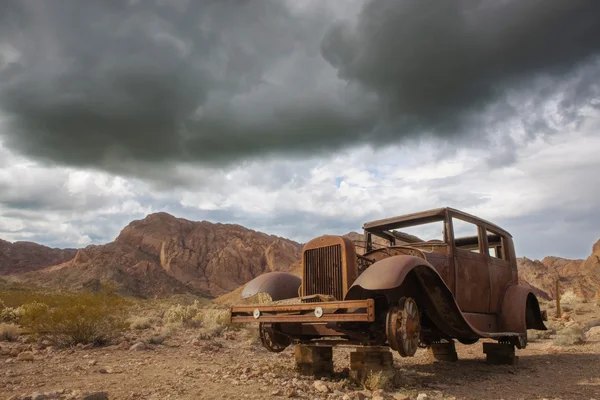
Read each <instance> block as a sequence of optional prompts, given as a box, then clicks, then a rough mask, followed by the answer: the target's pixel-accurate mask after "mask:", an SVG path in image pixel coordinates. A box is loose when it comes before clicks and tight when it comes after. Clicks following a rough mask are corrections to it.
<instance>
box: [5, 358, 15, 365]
mask: <svg viewBox="0 0 600 400" xmlns="http://www.w3.org/2000/svg"><path fill="white" fill-rule="evenodd" d="M13 362H15V359H14V358H7V359H6V361H4V363H5V364H10V363H13Z"/></svg>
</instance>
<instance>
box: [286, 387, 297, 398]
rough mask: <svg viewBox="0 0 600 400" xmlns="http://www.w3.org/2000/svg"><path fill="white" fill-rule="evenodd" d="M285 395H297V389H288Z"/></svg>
mask: <svg viewBox="0 0 600 400" xmlns="http://www.w3.org/2000/svg"><path fill="white" fill-rule="evenodd" d="M285 397H296V391H295V390H294V388H288V389H286V391H285Z"/></svg>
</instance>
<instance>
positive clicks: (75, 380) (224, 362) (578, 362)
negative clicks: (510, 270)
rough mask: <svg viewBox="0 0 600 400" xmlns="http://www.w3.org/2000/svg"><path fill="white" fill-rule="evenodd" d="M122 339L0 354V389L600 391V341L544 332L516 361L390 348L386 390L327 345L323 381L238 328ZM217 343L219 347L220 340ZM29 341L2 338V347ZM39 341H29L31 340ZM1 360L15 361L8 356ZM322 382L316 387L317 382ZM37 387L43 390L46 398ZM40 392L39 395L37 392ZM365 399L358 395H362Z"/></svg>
mask: <svg viewBox="0 0 600 400" xmlns="http://www.w3.org/2000/svg"><path fill="white" fill-rule="evenodd" d="M129 345H130V344H129V343H127V342H123V344H121V345H120V346H108V347H102V348H91V349H82V348H75V349H66V350H52V349H50V350H48V349H43V350H36V351H34V360H33V361H18V360H17V358H16V357H10V355H6V354H4V355H2V358H1V359H0V393H2V398H5V399H11V398H14V399H17V398H25V396H27V395H30V396H32V397H31V398H33V399H35V398H36V392H37V394H38V397H37V398H39V399H43V398H52V397H54V398H83V396H85V394H87V393H92V392H105V394H106V395H107V397H102V395H101V394H97V395H99V396H101V397H96V398H110V399H265V398H269V399H280V398H287V397H288V396H291V397H293V398H302V399H328V398H334V399H342V398H344V396H347V397H346V398H361V397H360V396H361V394H364V395H365V397H367V398H368V397H375V398H377V396H379V398H396V399H405V398H410V399H416V398H417V396H419V395H420V399H422V398H425V396H423V395H422V394H426V395H427V397H426V398H428V399H431V398H434V399H438V398H439V399H450V398H456V399H507V400H508V399H543V398H547V399H593V398H596V399H600V341H595V342H589V343H586V344H584V345H577V346H570V347H556V346H554V345H553V344H552V342H551V340H544V341H540V342H534V343H530V344H529V346H528V347H527V348H526V349H524V350H518V355H519V357H520V359H519V365H518V366H503V365H500V366H498V365H488V364H486V363H485V358H484V354H483V353H482V345H481V342H479V343H476V344H474V345H469V346H465V345H460V344H458V345H457V350H458V354H459V361H458V362H453V363H448V362H432V361H430V360H429V358H428V354H427V352H426V351H425V350H423V349H419V350H418V352H417V354H416V356H415V357H413V358H404V359H403V358H401V357H399V356H398V355H397V354H395V355H394V364H395V365H394V368H395V370H396V371H397V376H398V378H399V382H400V383H399V385H398V386H396V387H395V388H393V389H389V390H387V391H385V392H383V393H382V392H376V393H375V394H373V393H372V392H370V391H365V390H363V391H362V393H357V391H361V390H362V388H360V387H355V386H354V387H353V386H352V384H351V383H350V381H349V380H348V379H347V378H348V370H347V368H348V353H349V352H350V351H351V349H347V348H339V349H336V350H335V351H334V364H335V372H336V375H335V376H334V377H331V378H329V379H327V380H326V381H324V382H323V383H325V385H326V387H327V389H328V392H327V393H322V392H320V391H318V389H317V388H316V387H315V385H314V382H313V379H314V378H312V377H304V376H301V375H298V374H296V373H295V372H294V370H293V367H294V349H293V347H291V346H290V347H289V348H288V349H286V350H285V351H284V352H282V353H279V354H273V353H269V352H267V351H265V350H263V349H262V348H261V347H260V346H257V344H256V343H252V344H251V343H250V342H249V340H248V338H247V337H246V333H245V332H244V331H240V332H238V333H235V334H228V335H225V337H221V338H218V339H214V340H213V339H211V340H197V339H195V340H189V339H188V340H186V338H185V337H184V336H183V335H181V336H179V337H177V338H172V339H170V340H168V341H167V342H165V344H163V345H155V346H151V345H147V346H141V345H140V346H139V347H141V348H142V349H140V350H129ZM219 345H220V346H222V347H220V346H219ZM19 346H21V347H22V346H28V345H26V344H25V345H24V344H19V343H3V344H2V347H3V349H4V351H3V353H6V352H7V350H8V349H15V348H18V347H19ZM33 347H36V346H33ZM7 359H11V360H13V361H9V362H8V363H7V362H6V360H7ZM321 388H322V387H321ZM43 393H45V394H46V395H47V396H50V397H43ZM40 396H42V397H40ZM363 398H364V397H363Z"/></svg>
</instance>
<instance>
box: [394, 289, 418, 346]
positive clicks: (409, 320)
mask: <svg viewBox="0 0 600 400" xmlns="http://www.w3.org/2000/svg"><path fill="white" fill-rule="evenodd" d="M386 335H387V340H388V343H389V345H390V347H391V348H392V349H393V350H395V351H397V352H398V353H400V355H401V356H402V357H412V356H414V355H415V353H416V352H417V348H418V347H419V341H420V336H421V319H420V313H419V308H418V307H417V302H416V301H415V300H414V299H413V298H411V297H408V298H406V297H402V298H401V299H400V301H399V302H398V305H397V306H392V307H390V309H389V310H388V312H387V316H386Z"/></svg>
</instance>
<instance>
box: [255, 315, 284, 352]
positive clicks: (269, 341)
mask: <svg viewBox="0 0 600 400" xmlns="http://www.w3.org/2000/svg"><path fill="white" fill-rule="evenodd" d="M258 331H259V336H260V341H261V343H262V345H263V347H264V348H265V349H267V350H269V351H270V352H273V353H280V352H282V351H283V350H285V349H286V347H288V346H289V345H290V340H289V338H288V337H287V336H284V335H282V334H280V333H277V332H274V331H273V329H272V328H271V327H270V326H267V325H266V324H264V323H263V322H261V323H259V324H258Z"/></svg>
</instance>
